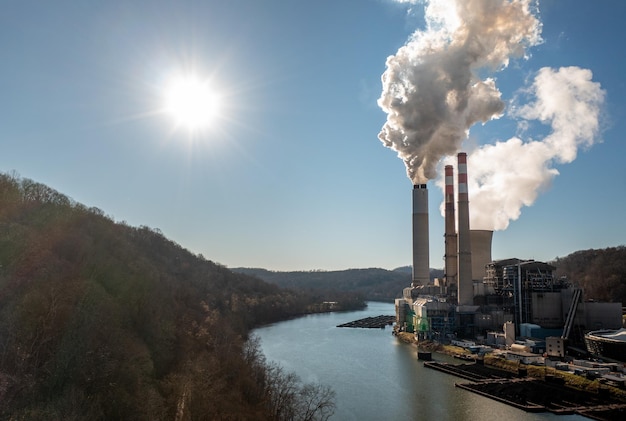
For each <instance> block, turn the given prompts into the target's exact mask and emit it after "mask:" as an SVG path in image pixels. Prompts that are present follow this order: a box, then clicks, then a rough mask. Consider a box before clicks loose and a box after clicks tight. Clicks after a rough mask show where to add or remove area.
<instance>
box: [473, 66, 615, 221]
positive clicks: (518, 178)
mask: <svg viewBox="0 0 626 421" xmlns="http://www.w3.org/2000/svg"><path fill="white" fill-rule="evenodd" d="M526 93H528V94H529V95H531V96H534V100H533V101H531V102H529V103H527V104H525V105H523V106H521V107H519V108H515V109H513V110H512V112H511V115H512V116H513V117H517V118H520V119H522V120H521V123H522V124H521V126H522V127H527V126H529V125H530V123H532V121H533V120H538V121H539V122H541V123H543V124H547V125H549V126H550V128H551V131H550V133H549V134H548V135H547V136H546V137H545V138H543V139H539V140H532V139H529V140H527V141H523V140H522V139H520V138H519V137H514V138H511V139H509V140H508V141H506V142H497V143H495V144H493V145H483V146H482V147H480V148H478V149H476V150H474V151H473V152H471V153H470V154H469V155H468V177H469V181H468V190H469V196H470V217H471V222H470V225H471V226H472V228H475V229H491V230H503V229H506V228H507V227H508V225H509V223H510V221H514V220H516V219H517V218H518V217H519V216H520V213H521V209H522V207H523V206H530V205H532V204H533V203H534V201H535V199H536V198H537V195H538V194H539V193H541V192H542V191H544V190H546V189H547V188H548V187H549V186H550V184H551V182H552V180H553V179H554V177H556V176H557V175H558V174H559V172H558V170H557V169H555V168H554V167H553V166H554V164H557V163H562V164H565V163H570V162H572V161H573V160H574V159H576V155H577V153H578V149H579V148H580V147H589V146H591V145H593V144H594V143H596V142H599V141H600V137H599V133H600V112H601V108H602V104H603V102H604V96H605V92H604V91H603V90H602V88H601V87H600V84H599V83H597V82H593V81H592V73H591V71H589V70H587V69H581V68H578V67H562V68H560V69H558V70H555V69H550V68H543V69H541V70H540V71H539V72H538V73H537V75H536V77H535V80H534V82H533V84H532V86H531V87H530V89H529V90H527V91H526Z"/></svg>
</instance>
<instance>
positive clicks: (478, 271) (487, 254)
mask: <svg viewBox="0 0 626 421" xmlns="http://www.w3.org/2000/svg"><path fill="white" fill-rule="evenodd" d="M492 237H493V231H489V230H470V241H471V247H472V279H473V280H474V281H482V280H483V278H484V277H485V266H486V265H487V264H488V263H491V239H492Z"/></svg>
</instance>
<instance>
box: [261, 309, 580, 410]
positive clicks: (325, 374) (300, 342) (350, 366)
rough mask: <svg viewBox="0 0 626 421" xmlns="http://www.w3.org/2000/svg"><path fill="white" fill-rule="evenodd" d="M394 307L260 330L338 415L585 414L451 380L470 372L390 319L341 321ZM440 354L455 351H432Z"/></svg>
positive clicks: (274, 356) (273, 353)
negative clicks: (442, 368)
mask: <svg viewBox="0 0 626 421" xmlns="http://www.w3.org/2000/svg"><path fill="white" fill-rule="evenodd" d="M393 314H395V310H394V305H393V303H391V304H389V303H379V302H370V303H368V307H367V308H366V309H365V310H361V311H352V312H342V313H328V314H316V315H310V316H305V317H301V318H298V319H294V320H289V321H285V322H280V323H276V324H273V325H269V326H265V327H262V328H259V329H256V330H255V333H256V334H257V336H259V338H260V339H261V348H262V350H263V353H264V354H265V356H266V357H267V359H268V361H274V362H276V363H279V364H280V365H281V366H282V367H283V368H285V369H286V370H287V371H292V372H295V373H296V374H297V375H298V376H299V377H300V378H301V380H302V381H303V382H306V383H309V382H315V383H323V384H327V385H329V386H331V387H332V388H333V390H334V391H335V393H336V404H337V408H336V410H335V415H334V416H333V417H332V418H331V419H332V420H337V421H349V420H441V421H443V420H459V421H461V420H477V421H478V420H480V421H491V420H493V421H496V420H497V421H503V420H506V421H512V420H552V421H573V420H587V418H585V417H581V416H578V415H561V416H557V415H553V414H551V413H540V414H531V413H526V412H524V411H522V410H519V409H516V408H513V407H511V406H508V405H505V404H502V403H499V402H496V401H494V400H491V399H488V398H485V397H482V396H479V395H477V394H474V393H472V392H469V391H466V390H462V389H460V388H457V387H455V386H454V383H455V382H465V380H463V379H460V378H457V377H454V376H451V375H448V374H445V373H441V372H439V371H436V370H432V369H429V368H425V367H424V366H423V365H422V363H421V362H420V361H418V360H417V355H416V349H415V348H414V347H413V346H410V345H407V344H403V343H401V342H399V341H398V340H397V339H396V338H395V337H394V336H393V335H392V334H391V327H387V328H385V329H355V328H338V327H336V326H337V325H339V324H342V323H346V322H350V321H353V320H357V319H362V318H365V317H372V316H379V315H393ZM433 358H434V359H436V360H439V361H454V360H453V359H452V358H450V357H448V356H445V355H439V354H434V355H433Z"/></svg>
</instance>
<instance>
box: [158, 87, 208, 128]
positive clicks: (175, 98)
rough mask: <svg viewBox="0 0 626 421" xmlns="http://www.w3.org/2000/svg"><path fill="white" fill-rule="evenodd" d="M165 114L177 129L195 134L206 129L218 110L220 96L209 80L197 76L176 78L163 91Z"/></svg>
mask: <svg viewBox="0 0 626 421" xmlns="http://www.w3.org/2000/svg"><path fill="white" fill-rule="evenodd" d="M164 97H165V98H164V100H165V112H166V113H167V114H169V115H170V116H171V117H172V118H173V119H174V121H175V124H176V125H177V126H179V127H182V128H185V129H187V130H189V131H192V132H195V131H198V130H203V129H208V128H210V127H211V125H212V124H213V123H214V122H215V120H216V118H217V116H218V114H219V109H220V96H219V94H218V93H217V91H216V90H215V89H214V88H213V87H212V85H211V83H210V80H208V79H202V78H200V77H198V76H189V75H188V76H178V77H175V78H173V79H172V80H171V81H170V82H169V83H168V85H167V87H166V89H165V95H164Z"/></svg>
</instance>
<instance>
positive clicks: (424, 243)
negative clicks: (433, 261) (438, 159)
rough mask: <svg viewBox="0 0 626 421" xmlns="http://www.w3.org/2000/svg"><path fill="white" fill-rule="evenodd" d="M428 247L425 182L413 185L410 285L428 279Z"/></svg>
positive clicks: (426, 281) (418, 283)
mask: <svg viewBox="0 0 626 421" xmlns="http://www.w3.org/2000/svg"><path fill="white" fill-rule="evenodd" d="M429 262H430V255H429V249H428V189H427V188H426V184H416V185H414V186H413V282H412V283H411V285H412V286H414V287H416V286H418V285H427V284H428V282H429V281H430V266H429Z"/></svg>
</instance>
